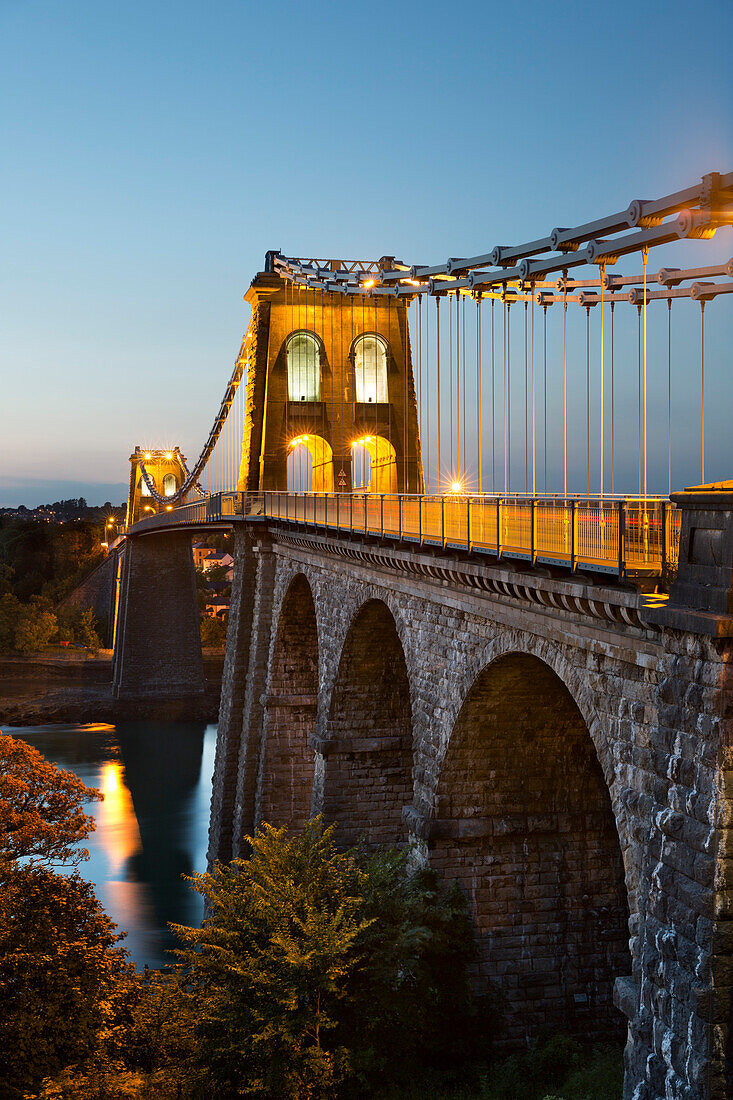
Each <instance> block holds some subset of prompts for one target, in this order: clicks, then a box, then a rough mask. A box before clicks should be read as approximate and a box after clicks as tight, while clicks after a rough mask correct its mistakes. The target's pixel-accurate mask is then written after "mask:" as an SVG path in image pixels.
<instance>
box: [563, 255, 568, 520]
mask: <svg viewBox="0 0 733 1100" xmlns="http://www.w3.org/2000/svg"><path fill="white" fill-rule="evenodd" d="M567 281H568V273H567V271H563V302H562V310H563V383H562V405H563V411H562V423H563V496H564V497H566V498H567V495H568V286H567Z"/></svg>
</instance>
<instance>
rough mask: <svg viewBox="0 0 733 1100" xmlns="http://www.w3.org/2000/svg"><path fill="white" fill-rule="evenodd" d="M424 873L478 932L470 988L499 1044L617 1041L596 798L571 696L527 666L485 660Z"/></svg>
mask: <svg viewBox="0 0 733 1100" xmlns="http://www.w3.org/2000/svg"><path fill="white" fill-rule="evenodd" d="M430 849H431V852H430V861H431V863H432V865H433V866H435V867H436V868H438V869H440V870H441V872H442V873H443V874H445V876H446V877H448V878H456V879H458V880H459V881H460V882H461V883H462V885H463V887H464V889H465V890H466V893H467V895H468V899H469V904H470V907H471V910H472V913H473V916H474V919H475V922H476V927H477V932H478V939H479V950H480V957H479V961H478V963H477V966H476V975H475V977H476V983H477V986H478V988H479V990H480V991H486V990H487V989H489V988H490V985H491V984H493V985H495V986H498V987H499V989H500V990H501V992H502V994H503V996H504V998H505V1005H506V1024H507V1031H506V1039H507V1041H508V1042H509V1043H519V1042H523V1041H526V1039H527V1038H528V1037H530V1036H532V1035H534V1034H536V1033H537V1032H538V1030H539V1029H540V1028H542V1027H552V1028H555V1029H558V1030H561V1031H564V1032H567V1033H572V1034H576V1035H578V1036H582V1037H584V1038H587V1039H589V1040H598V1041H601V1040H603V1041H608V1040H609V1039H613V1038H618V1039H622V1038H623V1036H624V1034H625V1020H624V1019H623V1018H622V1016H621V1014H620V1013H619V1012H618V1010H617V1009H616V1008H615V1007H614V1005H613V983H614V979H615V978H616V977H619V976H623V975H628V974H630V973H631V958H630V954H629V948H628V902H627V895H626V887H625V882H624V868H623V861H622V857H621V849H620V845H619V839H618V833H617V830H616V823H615V820H614V815H613V811H612V808H611V800H610V797H609V793H608V788H607V786H606V782H605V779H604V776H603V772H602V770H601V767H600V764H599V762H598V758H597V756H596V752H595V748H594V746H593V742H592V740H591V737H590V734H589V732H588V729H587V727H586V724H585V721H584V719H583V717H582V715H581V714H580V711H579V710H578V707H577V705H576V703H575V701H574V700H573V698H572V696H571V695H570V692H569V691H568V689H567V688H566V687H565V685H564V684H563V682H562V681H561V680H560V678H559V677H558V676H557V675H556V674H555V673H554V672H553V671H552V669H550V668H549V667H548V666H547V665H546V664H544V662H542V661H540V660H539V659H538V658H536V657H533V656H530V655H527V654H518V653H514V654H510V655H507V656H504V657H501V658H499V659H497V660H496V661H495V662H493V663H492V664H491V665H490V666H488V667H487V668H486V669H484V671H483V672H482V673H481V674H480V675H479V677H478V678H477V680H476V681H475V682H474V684H473V686H472V688H471V690H470V692H469V694H468V696H467V698H466V700H465V702H464V704H463V707H462V709H461V712H460V714H459V716H458V719H457V721H456V724H455V726H454V729H453V733H452V736H451V740H450V744H449V747H448V750H447V753H446V757H445V761H444V764H443V768H442V772H441V776H440V781H439V785H438V793H437V803H436V814H435V821H434V822H432V824H431V839H430Z"/></svg>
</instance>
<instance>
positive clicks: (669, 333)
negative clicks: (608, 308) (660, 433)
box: [667, 298, 672, 496]
mask: <svg viewBox="0 0 733 1100" xmlns="http://www.w3.org/2000/svg"><path fill="white" fill-rule="evenodd" d="M667 492H668V494H669V495H670V496H671V495H672V299H671V298H668V299H667Z"/></svg>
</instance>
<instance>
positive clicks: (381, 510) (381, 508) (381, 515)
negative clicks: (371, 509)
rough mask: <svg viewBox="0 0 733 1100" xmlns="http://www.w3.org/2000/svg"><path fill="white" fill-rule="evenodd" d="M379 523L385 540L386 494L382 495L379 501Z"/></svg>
mask: <svg viewBox="0 0 733 1100" xmlns="http://www.w3.org/2000/svg"><path fill="white" fill-rule="evenodd" d="M379 521H380V524H381V527H382V538H384V493H382V495H381V498H380V501H379Z"/></svg>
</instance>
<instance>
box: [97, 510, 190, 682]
mask: <svg viewBox="0 0 733 1100" xmlns="http://www.w3.org/2000/svg"><path fill="white" fill-rule="evenodd" d="M113 677H114V692H115V695H116V696H117V697H118V698H121V697H137V696H141V697H142V696H146V695H147V696H155V697H160V696H162V695H169V696H175V697H177V698H179V699H185V698H186V697H187V696H190V697H195V696H201V695H203V694H204V691H205V679H204V662H203V657H202V653H201V635H200V633H199V610H198V601H197V598H196V574H195V570H194V565H193V556H192V554H191V536H190V535H189V534H187V533H186V532H185V531H183V532H173V533H165V534H149V535H137V536H135V537H134V538H128V539H127V543H126V548H125V553H124V554H123V557H122V577H121V582H120V599H119V608H118V619H117V639H116V646H115V655H114V672H113Z"/></svg>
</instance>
